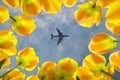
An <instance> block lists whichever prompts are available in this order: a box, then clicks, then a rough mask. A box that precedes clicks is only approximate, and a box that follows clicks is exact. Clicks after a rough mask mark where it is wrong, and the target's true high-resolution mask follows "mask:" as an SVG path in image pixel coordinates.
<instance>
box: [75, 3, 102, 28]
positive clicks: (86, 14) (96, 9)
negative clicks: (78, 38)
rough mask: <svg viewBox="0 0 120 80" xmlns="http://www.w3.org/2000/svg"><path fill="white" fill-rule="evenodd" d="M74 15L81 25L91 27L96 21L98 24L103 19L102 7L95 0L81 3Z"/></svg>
mask: <svg viewBox="0 0 120 80" xmlns="http://www.w3.org/2000/svg"><path fill="white" fill-rule="evenodd" d="M74 17H75V20H76V21H77V23H78V24H79V25H80V26H83V27H87V28H90V27H92V26H93V25H94V23H96V26H98V25H99V23H100V21H101V19H102V9H101V7H100V6H99V5H97V4H96V3H95V2H93V1H89V2H85V3H83V4H80V5H79V9H77V10H76V11H75V12H74Z"/></svg>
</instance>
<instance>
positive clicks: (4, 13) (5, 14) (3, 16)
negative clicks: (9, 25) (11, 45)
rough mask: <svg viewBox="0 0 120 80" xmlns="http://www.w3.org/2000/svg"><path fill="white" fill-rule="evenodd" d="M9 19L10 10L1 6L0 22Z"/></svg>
mask: <svg viewBox="0 0 120 80" xmlns="http://www.w3.org/2000/svg"><path fill="white" fill-rule="evenodd" d="M8 19H9V10H8V9H7V8H5V7H3V6H0V24H2V23H5V22H6V21H7V20H8Z"/></svg>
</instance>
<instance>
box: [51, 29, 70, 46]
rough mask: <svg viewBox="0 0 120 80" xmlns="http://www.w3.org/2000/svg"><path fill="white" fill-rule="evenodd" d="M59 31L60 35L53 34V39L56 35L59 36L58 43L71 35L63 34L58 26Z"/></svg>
mask: <svg viewBox="0 0 120 80" xmlns="http://www.w3.org/2000/svg"><path fill="white" fill-rule="evenodd" d="M56 30H57V32H58V35H53V34H51V40H52V39H53V38H54V37H59V40H58V42H57V45H59V44H60V42H61V41H62V40H63V38H64V37H69V35H63V33H62V32H60V30H59V29H58V28H56Z"/></svg>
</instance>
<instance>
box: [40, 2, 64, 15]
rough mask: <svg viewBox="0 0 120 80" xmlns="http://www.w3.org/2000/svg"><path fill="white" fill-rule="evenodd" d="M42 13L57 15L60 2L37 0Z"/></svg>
mask: <svg viewBox="0 0 120 80" xmlns="http://www.w3.org/2000/svg"><path fill="white" fill-rule="evenodd" d="M38 1H39V4H40V5H41V6H42V9H43V11H45V12H46V13H47V14H55V13H58V12H59V11H60V9H61V6H62V2H61V1H60V0H38Z"/></svg>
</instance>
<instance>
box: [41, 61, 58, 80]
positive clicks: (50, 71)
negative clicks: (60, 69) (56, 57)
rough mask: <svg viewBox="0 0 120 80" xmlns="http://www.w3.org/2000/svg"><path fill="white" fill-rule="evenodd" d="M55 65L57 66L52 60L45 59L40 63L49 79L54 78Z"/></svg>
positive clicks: (52, 79)
mask: <svg viewBox="0 0 120 80" xmlns="http://www.w3.org/2000/svg"><path fill="white" fill-rule="evenodd" d="M56 67H57V64H56V63H55V62H52V61H46V62H44V63H43V64H42V70H43V71H45V72H47V75H48V79H49V80H54V79H55V75H56Z"/></svg>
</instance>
